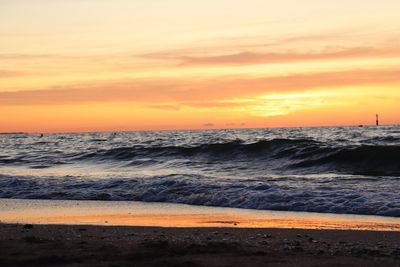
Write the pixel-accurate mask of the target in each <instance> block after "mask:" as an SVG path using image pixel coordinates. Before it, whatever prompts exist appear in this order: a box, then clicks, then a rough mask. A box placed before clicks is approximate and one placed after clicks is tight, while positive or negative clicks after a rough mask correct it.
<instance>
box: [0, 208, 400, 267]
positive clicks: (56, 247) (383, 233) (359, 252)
mask: <svg viewBox="0 0 400 267" xmlns="http://www.w3.org/2000/svg"><path fill="white" fill-rule="evenodd" d="M83 212H85V213H84V214H83ZM121 218H122V219H121ZM155 218H158V219H156V220H154V219H155ZM162 218H164V219H162ZM224 218H225V219H224ZM222 219H224V220H222ZM0 220H1V221H2V223H1V224H0V251H1V253H0V266H158V267H159V266H400V231H399V228H398V227H399V219H396V218H382V217H370V216H341V215H319V214H306V213H304V214H303V213H294V214H293V213H281V212H259V211H248V210H237V209H219V208H207V207H193V206H186V205H169V204H166V205H164V204H157V203H156V204H146V203H118V202H117V203H110V202H86V201H85V202H80V201H65V202H64V201H60V202H54V201H47V202H46V201H19V200H0ZM87 220H92V221H90V222H88V221H87ZM252 220H256V222H252ZM96 222H98V223H96ZM311 222H313V223H311ZM32 223H34V224H32ZM123 223H126V224H125V225H126V226H117V225H123ZM252 223H253V224H254V225H253V226H249V225H251V224H252ZM87 224H92V225H87ZM96 224H97V225H96ZM136 224H138V225H140V224H141V225H147V226H142V227H140V226H132V225H136ZM151 224H154V225H157V226H154V227H149V225H151ZM175 224H177V225H178V226H180V227H171V226H173V225H175ZM274 224H277V225H278V226H277V227H273V225H274ZM129 225H130V226H129ZM210 225H212V226H213V227H210ZM175 226H176V225H175ZM288 228H294V229H288ZM302 228H307V229H302ZM327 228H333V230H329V229H327ZM345 229H352V230H345ZM360 229H364V230H360ZM365 229H368V230H365ZM376 229H381V230H380V231H377V230H376ZM382 229H385V230H382Z"/></svg>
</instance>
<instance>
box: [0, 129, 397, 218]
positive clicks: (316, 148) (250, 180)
mask: <svg viewBox="0 0 400 267" xmlns="http://www.w3.org/2000/svg"><path fill="white" fill-rule="evenodd" d="M399 181H400V127H399V126H384V127H379V128H377V127H362V128H361V127H324V128H285V129H246V130H215V131H214V130H212V131H211V130H210V131H163V132H124V133H80V134H49V135H44V136H43V137H40V136H39V135H26V134H13V135H0V197H1V198H22V199H71V200H135V201H146V202H170V203H186V204H196V205H206V206H222V207H235V208H249V209H263V210H287V211H309V212H324V213H347V214H368V215H383V216H393V217H400V197H399V195H398V192H400V182H399Z"/></svg>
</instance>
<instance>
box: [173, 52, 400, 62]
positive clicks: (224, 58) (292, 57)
mask: <svg viewBox="0 0 400 267" xmlns="http://www.w3.org/2000/svg"><path fill="white" fill-rule="evenodd" d="M382 56H400V50H397V49H388V50H383V49H382V50H379V49H375V48H371V47H356V48H349V49H341V50H336V51H330V50H325V51H320V52H310V53H296V52H290V51H289V52H285V53H257V52H240V53H235V54H226V55H217V56H177V57H175V59H176V60H179V61H180V62H181V64H182V65H183V66H188V65H190V66H193V65H252V64H269V63H284V62H300V61H310V60H324V59H340V58H356V57H382Z"/></svg>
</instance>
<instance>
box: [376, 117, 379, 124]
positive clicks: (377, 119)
mask: <svg viewBox="0 0 400 267" xmlns="http://www.w3.org/2000/svg"><path fill="white" fill-rule="evenodd" d="M376 126H379V114H376Z"/></svg>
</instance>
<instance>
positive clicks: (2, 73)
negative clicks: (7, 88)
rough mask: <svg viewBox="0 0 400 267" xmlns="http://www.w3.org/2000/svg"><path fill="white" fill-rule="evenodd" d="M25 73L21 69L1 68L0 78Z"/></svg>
mask: <svg viewBox="0 0 400 267" xmlns="http://www.w3.org/2000/svg"><path fill="white" fill-rule="evenodd" d="M23 75H25V74H24V73H22V72H19V71H10V70H0V78H9V77H18V76H23Z"/></svg>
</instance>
